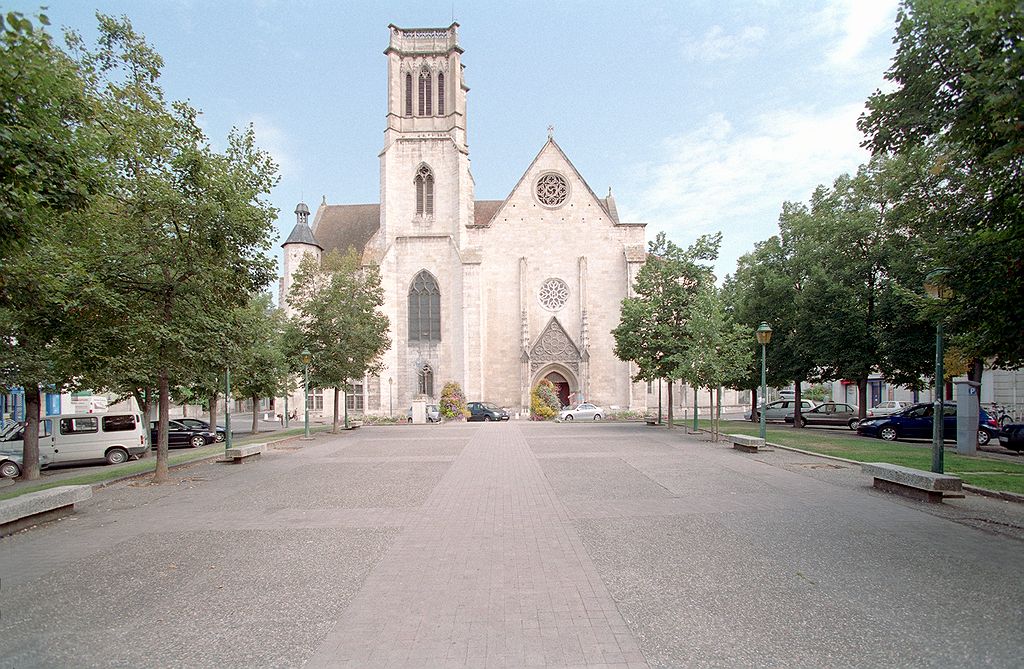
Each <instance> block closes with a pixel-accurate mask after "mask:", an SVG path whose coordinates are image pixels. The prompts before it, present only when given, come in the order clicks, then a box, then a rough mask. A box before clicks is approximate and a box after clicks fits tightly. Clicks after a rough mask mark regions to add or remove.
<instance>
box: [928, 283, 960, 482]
mask: <svg viewBox="0 0 1024 669" xmlns="http://www.w3.org/2000/svg"><path fill="white" fill-rule="evenodd" d="M947 274H949V268H948V267H939V268H937V269H934V270H932V271H931V272H928V274H927V276H925V277H924V290H925V292H926V293H928V295H929V296H930V297H932V298H934V299H936V300H948V299H949V298H950V297H952V296H953V291H951V290H950V289H949V287H948V286H946V275H947ZM942 334H943V333H942V314H939V317H938V318H937V319H936V323H935V397H934V404H933V409H932V471H933V472H934V473H936V474H942V473H943V470H944V463H943V461H942V458H943V450H942V442H943V440H944V439H945V436H944V435H943V427H944V425H943V423H945V417H944V415H943V414H944V413H945V412H944V411H943V401H942V400H943V397H942V396H943V395H944V394H945V393H944V392H943V390H944V386H945V377H946V375H945V372H944V370H943V365H942V356H943V351H942V348H943V346H942Z"/></svg>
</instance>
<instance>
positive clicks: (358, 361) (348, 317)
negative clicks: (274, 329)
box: [288, 249, 391, 432]
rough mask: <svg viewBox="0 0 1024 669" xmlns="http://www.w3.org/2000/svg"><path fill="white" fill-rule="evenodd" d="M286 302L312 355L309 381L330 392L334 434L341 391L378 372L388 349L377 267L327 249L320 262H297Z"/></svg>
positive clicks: (355, 256) (351, 254) (352, 254)
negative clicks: (332, 401) (329, 389)
mask: <svg viewBox="0 0 1024 669" xmlns="http://www.w3.org/2000/svg"><path fill="white" fill-rule="evenodd" d="M288 301H289V303H290V304H291V305H292V306H293V307H294V308H295V310H296V312H297V316H296V321H297V323H298V327H299V330H300V331H301V333H302V343H303V345H304V347H305V348H307V349H308V350H309V352H310V354H311V356H312V361H311V362H310V367H309V371H310V383H311V384H313V386H314V387H319V388H334V391H335V392H334V422H333V431H335V432H337V430H338V422H339V421H338V419H339V404H338V403H339V396H340V394H341V391H342V390H343V389H344V390H347V388H348V385H349V383H350V382H351V380H352V379H362V378H363V377H364V376H366V375H367V374H373V373H377V372H378V371H380V368H381V355H383V354H384V352H385V351H387V350H388V348H389V347H390V346H391V340H390V339H389V338H388V328H389V327H390V324H389V322H388V318H387V316H385V315H384V314H382V313H381V312H380V311H379V307H380V306H381V305H382V304H383V303H384V292H383V290H382V289H381V283H380V271H379V270H378V268H377V267H376V266H375V265H370V266H366V267H363V266H361V264H360V259H359V255H358V254H357V253H356V252H355V251H354V250H352V249H350V250H349V251H348V253H344V254H343V253H341V252H340V251H337V250H334V251H331V252H330V253H328V254H327V255H325V256H324V257H323V258H322V259H321V260H320V261H317V259H316V258H315V257H313V256H306V257H305V258H303V260H302V262H301V263H299V268H298V270H297V271H296V273H295V278H294V281H293V283H292V289H291V292H290V294H289V296H288ZM346 419H347V412H346ZM346 427H347V425H346Z"/></svg>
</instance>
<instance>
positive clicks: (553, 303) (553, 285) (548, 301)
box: [537, 279, 569, 311]
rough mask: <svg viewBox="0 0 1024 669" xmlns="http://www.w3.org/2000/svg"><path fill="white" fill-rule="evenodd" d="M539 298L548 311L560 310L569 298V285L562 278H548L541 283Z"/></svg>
mask: <svg viewBox="0 0 1024 669" xmlns="http://www.w3.org/2000/svg"><path fill="white" fill-rule="evenodd" d="M537 298H538V299H539V300H540V304H541V306H542V307H544V308H545V309H547V310H548V311H558V310H559V309H561V308H562V307H564V306H565V303H566V302H567V301H568V300H569V286H567V285H566V283H565V281H562V280H561V279H548V280H547V281H545V282H544V283H543V284H541V287H540V293H539V294H538V295H537Z"/></svg>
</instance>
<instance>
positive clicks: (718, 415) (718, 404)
mask: <svg viewBox="0 0 1024 669" xmlns="http://www.w3.org/2000/svg"><path fill="white" fill-rule="evenodd" d="M721 433H722V387H721V386H718V387H717V388H715V441H718V435H719V434H721Z"/></svg>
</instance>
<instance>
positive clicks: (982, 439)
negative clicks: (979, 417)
mask: <svg viewBox="0 0 1024 669" xmlns="http://www.w3.org/2000/svg"><path fill="white" fill-rule="evenodd" d="M991 438H992V437H991V436H990V435H989V433H988V432H986V431H985V430H978V446H984V445H985V444H987V443H988V442H989V440H990V439H991Z"/></svg>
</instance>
